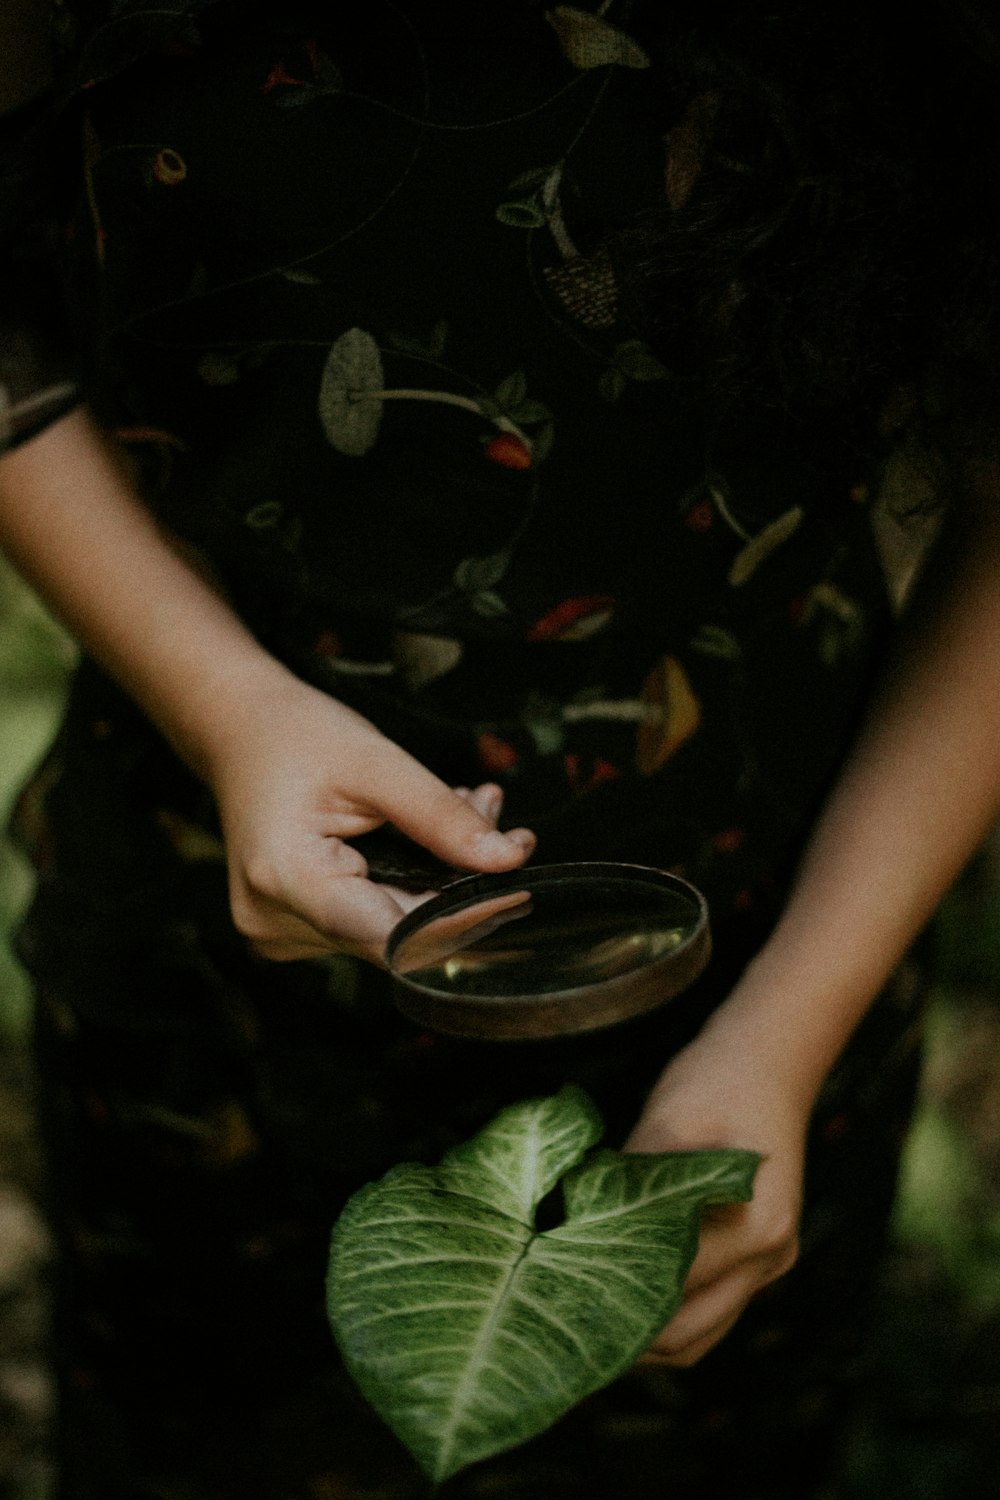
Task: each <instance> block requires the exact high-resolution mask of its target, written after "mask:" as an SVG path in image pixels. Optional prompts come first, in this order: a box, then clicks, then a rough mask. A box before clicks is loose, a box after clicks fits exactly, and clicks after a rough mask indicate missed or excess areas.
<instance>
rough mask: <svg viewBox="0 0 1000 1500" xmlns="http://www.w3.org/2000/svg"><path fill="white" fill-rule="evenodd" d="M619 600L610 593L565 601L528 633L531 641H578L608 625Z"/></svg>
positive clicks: (550, 611) (551, 610)
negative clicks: (616, 601)
mask: <svg viewBox="0 0 1000 1500" xmlns="http://www.w3.org/2000/svg"><path fill="white" fill-rule="evenodd" d="M614 607H615V601H614V599H612V598H609V597H608V595H607V594H591V595H590V596H588V597H587V598H583V599H564V600H563V602H562V604H557V605H556V607H555V609H550V610H549V612H548V614H547V615H545V616H544V617H543V618H542V619H541V620H539V621H538V623H537V624H536V625H532V627H531V629H530V630H529V631H528V640H529V641H578V640H583V639H584V638H585V637H586V636H588V635H593V634H594V633H595V631H598V630H600V629H601V627H602V626H603V625H606V624H607V622H608V620H609V619H610V618H611V615H612V613H613V611H614Z"/></svg>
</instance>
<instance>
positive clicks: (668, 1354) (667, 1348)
mask: <svg viewBox="0 0 1000 1500" xmlns="http://www.w3.org/2000/svg"><path fill="white" fill-rule="evenodd" d="M742 1315H743V1308H742V1307H741V1308H739V1310H738V1311H736V1312H734V1313H731V1314H730V1315H729V1317H727V1318H723V1319H721V1320H720V1321H719V1322H718V1323H716V1324H715V1325H714V1326H713V1327H712V1328H710V1329H707V1330H706V1331H704V1332H703V1333H701V1334H700V1335H699V1336H697V1337H695V1338H692V1339H690V1340H689V1341H688V1342H687V1343H684V1344H681V1343H680V1342H679V1341H678V1342H677V1343H676V1344H675V1343H674V1342H673V1341H671V1342H670V1343H666V1344H665V1343H661V1342H660V1341H659V1340H657V1342H656V1343H655V1344H653V1346H652V1348H650V1349H647V1351H646V1353H645V1354H644V1355H643V1356H642V1358H641V1359H640V1360H639V1364H641V1365H646V1364H648V1365H668V1366H669V1367H670V1368H671V1369H674V1370H686V1369H689V1368H690V1366H691V1365H695V1364H697V1363H698V1361H699V1360H700V1359H703V1358H704V1356H705V1355H706V1354H708V1352H709V1351H710V1350H711V1349H714V1348H715V1346H716V1344H718V1343H720V1342H721V1341H722V1339H724V1338H725V1336H726V1334H727V1333H729V1332H730V1330H731V1329H733V1328H734V1327H735V1326H736V1324H737V1323H738V1322H739V1320H740V1318H741V1317H742Z"/></svg>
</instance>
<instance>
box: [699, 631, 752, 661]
mask: <svg viewBox="0 0 1000 1500" xmlns="http://www.w3.org/2000/svg"><path fill="white" fill-rule="evenodd" d="M689 644H690V646H691V649H692V650H693V651H700V652H701V654H702V655H703V656H715V657H718V659H719V660H720V661H738V660H739V658H740V657H741V656H742V655H743V648H742V646H741V645H740V643H739V641H738V640H737V638H736V636H735V635H733V632H732V631H731V630H727V629H726V628H725V626H724V625H710V624H706V625H699V626H698V629H697V630H696V631H695V633H694V635H693V636H692V637H691V640H690V643H689Z"/></svg>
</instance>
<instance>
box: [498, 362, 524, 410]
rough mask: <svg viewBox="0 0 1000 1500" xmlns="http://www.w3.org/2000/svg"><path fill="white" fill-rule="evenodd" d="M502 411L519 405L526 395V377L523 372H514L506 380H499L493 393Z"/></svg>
mask: <svg viewBox="0 0 1000 1500" xmlns="http://www.w3.org/2000/svg"><path fill="white" fill-rule="evenodd" d="M493 394H494V395H495V397H496V400H497V404H498V405H499V407H500V409H501V410H502V411H508V410H509V409H510V408H511V407H512V406H517V405H519V403H520V402H522V401H523V400H524V398H525V396H526V395H527V394H528V377H527V375H525V373H524V371H523V370H515V371H514V373H513V375H508V376H507V378H506V380H501V382H500V384H499V385H498V386H497V388H496V390H495V391H494V393H493Z"/></svg>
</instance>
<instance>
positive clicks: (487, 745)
mask: <svg viewBox="0 0 1000 1500" xmlns="http://www.w3.org/2000/svg"><path fill="white" fill-rule="evenodd" d="M476 744H477V747H478V750H479V764H480V765H481V766H482V767H483V770H484V771H489V772H491V774H492V775H494V776H500V775H502V774H503V772H504V771H510V770H512V769H513V767H514V766H516V765H517V762H518V758H519V757H518V753H517V751H516V750H515V749H514V746H513V745H511V744H510V743H509V742H508V741H507V740H502V739H500V737H499V735H496V734H489V733H488V732H487V733H485V734H481V735H480V736H479V739H478V740H477V742H476Z"/></svg>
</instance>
